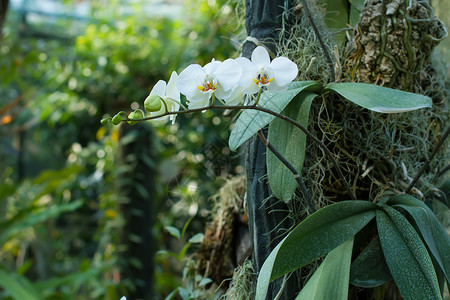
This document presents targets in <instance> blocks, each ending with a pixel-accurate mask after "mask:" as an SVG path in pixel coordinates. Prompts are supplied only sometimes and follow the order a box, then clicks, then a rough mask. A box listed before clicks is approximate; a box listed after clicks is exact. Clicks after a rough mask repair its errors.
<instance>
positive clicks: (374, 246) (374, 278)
mask: <svg viewBox="0 0 450 300" xmlns="http://www.w3.org/2000/svg"><path fill="white" fill-rule="evenodd" d="M390 280H392V275H391V273H390V272H389V268H388V266H387V264H386V260H385V259H384V255H383V250H382V249H381V244H380V239H379V238H378V236H377V237H375V238H374V239H373V240H372V241H371V242H370V243H369V244H368V245H367V246H366V247H365V248H364V250H363V251H362V252H361V254H360V255H359V256H358V257H357V258H356V259H355V261H354V262H353V263H352V267H351V269H350V282H351V284H353V285H356V286H359V287H365V288H370V287H376V286H379V285H381V284H383V283H385V282H387V281H390Z"/></svg>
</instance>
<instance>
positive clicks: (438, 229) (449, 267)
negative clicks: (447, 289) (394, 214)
mask: <svg viewBox="0 0 450 300" xmlns="http://www.w3.org/2000/svg"><path fill="white" fill-rule="evenodd" d="M388 204H391V205H392V206H393V207H401V208H403V209H404V210H406V211H407V212H408V213H409V214H410V215H411V216H412V217H413V219H414V221H415V222H416V224H417V228H418V229H419V231H420V234H421V235H422V237H423V239H424V240H425V243H426V244H427V246H428V249H430V252H431V254H432V255H433V257H434V258H435V259H436V262H437V263H438V264H439V266H440V267H441V269H442V271H443V272H444V275H445V277H446V278H447V281H450V279H449V275H450V238H449V237H448V234H447V232H446V231H445V229H444V227H442V225H441V223H439V220H438V219H437V218H436V216H435V214H434V213H433V212H432V211H431V209H430V208H429V207H428V206H427V205H426V204H425V203H423V202H422V201H420V200H418V199H416V198H414V197H412V196H410V195H399V196H396V197H393V198H392V199H390V200H389V201H388Z"/></svg>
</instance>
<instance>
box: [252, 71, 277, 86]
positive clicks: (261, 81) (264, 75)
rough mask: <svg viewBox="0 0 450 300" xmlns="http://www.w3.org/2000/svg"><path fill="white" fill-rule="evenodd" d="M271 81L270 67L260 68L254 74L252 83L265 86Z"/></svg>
mask: <svg viewBox="0 0 450 300" xmlns="http://www.w3.org/2000/svg"><path fill="white" fill-rule="evenodd" d="M272 80H273V72H272V69H271V68H270V67H261V68H259V69H258V70H257V71H256V72H255V76H254V77H253V81H254V82H255V83H256V84H257V85H258V86H267V85H269V84H270V82H271V81H272Z"/></svg>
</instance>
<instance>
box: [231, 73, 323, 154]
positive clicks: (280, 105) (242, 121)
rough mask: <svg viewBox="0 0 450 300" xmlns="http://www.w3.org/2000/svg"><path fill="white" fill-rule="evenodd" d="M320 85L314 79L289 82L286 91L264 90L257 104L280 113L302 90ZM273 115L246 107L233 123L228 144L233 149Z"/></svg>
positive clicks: (312, 88) (316, 88)
mask: <svg viewBox="0 0 450 300" xmlns="http://www.w3.org/2000/svg"><path fill="white" fill-rule="evenodd" d="M320 87H321V85H320V84H319V83H317V82H315V81H296V82H292V83H290V84H289V87H288V89H287V91H285V92H283V93H272V92H269V91H265V92H263V93H262V95H261V99H260V100H259V104H258V105H259V106H261V107H264V108H266V109H269V110H271V111H274V112H276V113H280V112H281V111H282V110H283V109H284V108H285V107H286V106H287V105H288V104H289V102H291V100H292V99H294V97H295V96H297V95H298V94H299V93H300V92H302V91H313V90H318V89H320ZM274 118H275V117H274V116H273V115H270V114H268V113H264V112H260V111H256V110H251V109H246V110H244V111H243V112H242V114H241V115H240V116H239V118H238V119H237V121H236V124H234V127H233V130H232V131H231V134H230V138H229V141H228V144H229V146H230V149H231V150H233V151H235V150H236V149H237V148H238V147H239V146H240V145H242V144H243V143H244V142H245V141H247V140H248V139H249V138H251V137H252V136H253V135H254V134H255V133H256V132H257V131H258V130H259V129H261V128H263V127H264V126H266V125H267V124H269V123H270V121H272V120H273V119H274Z"/></svg>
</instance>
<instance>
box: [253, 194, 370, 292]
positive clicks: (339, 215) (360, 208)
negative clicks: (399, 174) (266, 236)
mask: <svg viewBox="0 0 450 300" xmlns="http://www.w3.org/2000/svg"><path fill="white" fill-rule="evenodd" d="M376 207H377V206H376V205H375V204H373V203H372V202H367V201H358V200H355V201H342V202H339V203H335V204H332V205H329V206H327V207H325V208H322V209H321V210H319V211H317V212H315V213H314V214H312V215H310V216H309V217H307V218H306V219H305V220H303V222H301V223H300V224H299V225H297V226H296V227H295V228H294V229H293V230H292V231H291V232H290V233H289V234H288V235H287V236H286V237H285V238H284V239H283V240H282V241H281V242H280V243H279V244H278V245H277V246H276V247H275V249H274V250H272V252H271V253H270V255H269V256H268V257H267V259H266V261H265V262H264V264H263V266H262V268H261V271H260V272H259V276H258V282H257V286H256V299H265V297H266V294H267V288H268V286H269V283H270V281H271V280H274V279H276V278H278V277H280V276H283V275H284V274H287V273H289V272H291V271H294V270H296V269H298V268H301V267H302V266H304V265H306V264H308V263H310V262H312V261H314V260H316V259H318V258H320V257H321V256H323V255H325V254H326V253H328V252H329V251H330V250H332V249H334V248H336V247H337V246H339V245H340V244H342V243H343V242H345V241H346V240H348V239H349V238H350V237H352V236H354V235H355V234H356V233H357V232H358V231H360V230H361V228H363V227H364V226H365V225H366V224H367V223H369V222H370V220H372V219H373V218H374V216H375V209H376Z"/></svg>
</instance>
